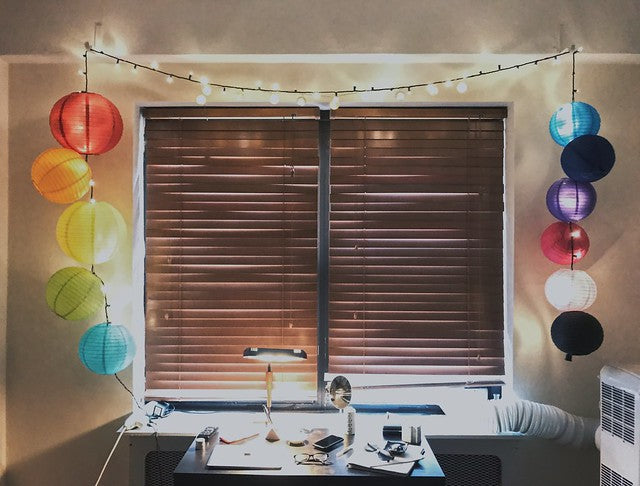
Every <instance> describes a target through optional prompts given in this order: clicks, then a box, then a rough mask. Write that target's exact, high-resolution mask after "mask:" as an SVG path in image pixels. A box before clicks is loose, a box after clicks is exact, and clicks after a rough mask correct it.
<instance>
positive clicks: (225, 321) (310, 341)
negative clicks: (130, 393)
mask: <svg viewBox="0 0 640 486" xmlns="http://www.w3.org/2000/svg"><path fill="white" fill-rule="evenodd" d="M143 117H144V120H145V125H144V164H145V191H146V193H145V245H146V256H145V274H146V283H145V305H146V307H145V312H146V337H145V347H146V370H145V372H146V378H145V380H146V395H147V398H155V397H161V398H165V399H166V398H173V399H199V398H207V399H212V398H213V399H218V398H219V399H229V400H237V399H264V396H265V392H264V388H265V384H264V383H265V382H264V379H265V369H266V364H265V363H261V362H258V361H253V360H248V359H243V358H242V352H243V350H244V349H245V348H246V347H248V346H254V347H287V348H302V349H304V350H305V351H306V352H307V354H308V359H307V360H306V361H304V362H296V363H277V364H274V365H273V371H274V400H277V399H278V397H279V396H283V398H286V399H308V398H309V397H313V398H315V395H316V391H315V389H316V360H317V330H316V329H317V325H316V315H317V312H316V305H317V302H316V295H317V291H316V287H317V283H316V279H317V271H316V265H317V264H316V253H317V251H316V248H317V174H318V111H317V109H312V108H278V107H274V108H211V107H202V108H145V109H143ZM279 390H280V391H279ZM285 395H286V397H285Z"/></svg>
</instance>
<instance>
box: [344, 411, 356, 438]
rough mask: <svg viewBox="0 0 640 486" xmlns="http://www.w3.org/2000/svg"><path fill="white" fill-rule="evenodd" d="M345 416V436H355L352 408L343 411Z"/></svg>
mask: <svg viewBox="0 0 640 486" xmlns="http://www.w3.org/2000/svg"><path fill="white" fill-rule="evenodd" d="M345 412H346V414H347V435H355V433H356V409H355V408H353V407H347V408H346V409H345Z"/></svg>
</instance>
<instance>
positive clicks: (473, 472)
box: [436, 454, 502, 486]
mask: <svg viewBox="0 0 640 486" xmlns="http://www.w3.org/2000/svg"><path fill="white" fill-rule="evenodd" d="M436 459H438V462H439V463H440V467H441V468H442V472H444V475H445V477H446V481H447V486H501V485H502V463H501V462H500V458H499V457H498V456H490V455H476V454H436Z"/></svg>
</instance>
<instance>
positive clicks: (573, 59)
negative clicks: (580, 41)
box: [571, 46, 578, 103]
mask: <svg viewBox="0 0 640 486" xmlns="http://www.w3.org/2000/svg"><path fill="white" fill-rule="evenodd" d="M573 47H574V46H571V48H572V51H573V52H572V53H571V102H572V103H573V102H574V101H575V100H576V93H577V92H578V90H577V89H576V54H577V52H578V51H576V50H575V49H574V48H573Z"/></svg>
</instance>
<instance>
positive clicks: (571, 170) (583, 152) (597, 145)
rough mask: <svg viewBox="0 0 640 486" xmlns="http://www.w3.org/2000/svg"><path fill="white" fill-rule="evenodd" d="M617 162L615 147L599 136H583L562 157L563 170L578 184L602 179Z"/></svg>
mask: <svg viewBox="0 0 640 486" xmlns="http://www.w3.org/2000/svg"><path fill="white" fill-rule="evenodd" d="M615 161H616V154H615V151H614V150H613V147H612V146H611V144H610V143H609V141H608V140H607V139H606V138H604V137H601V136H599V135H582V136H581V137H578V138H575V139H573V140H572V141H571V142H569V143H568V144H567V146H566V147H565V148H564V150H563V151H562V155H561V156H560V163H561V164H562V170H564V172H565V174H567V175H568V176H569V177H570V178H571V179H573V180H574V181H578V182H593V181H597V180H600V179H602V178H603V177H604V176H606V175H607V174H608V173H609V171H610V170H611V169H612V168H613V164H614V163H615Z"/></svg>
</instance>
